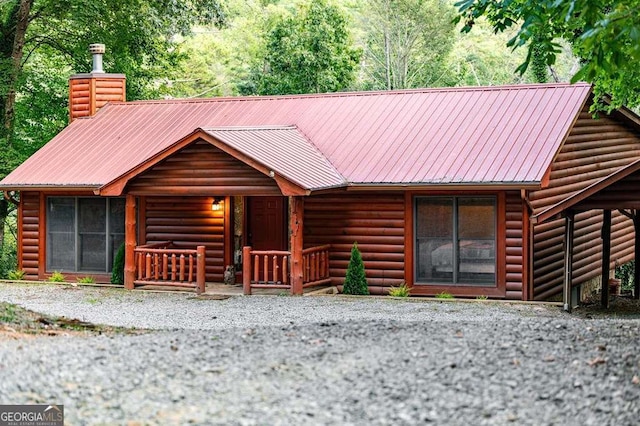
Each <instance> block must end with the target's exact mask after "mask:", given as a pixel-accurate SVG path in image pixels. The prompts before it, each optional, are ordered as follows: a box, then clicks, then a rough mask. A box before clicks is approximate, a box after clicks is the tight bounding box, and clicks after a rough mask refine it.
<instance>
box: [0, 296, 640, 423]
mask: <svg viewBox="0 0 640 426" xmlns="http://www.w3.org/2000/svg"><path fill="white" fill-rule="evenodd" d="M0 300H4V301H10V302H13V303H18V304H20V305H22V306H24V307H27V308H29V309H33V310H36V311H39V312H42V313H47V314H55V315H64V316H68V317H76V318H78V319H82V320H85V321H92V322H97V323H104V324H109V325H121V326H128V327H137V328H152V329H156V331H153V332H149V333H145V334H142V335H131V334H122V335H120V334H115V335H105V336H93V337H78V336H73V337H72V336H69V337H55V338H51V337H41V338H35V339H25V340H20V341H9V340H5V341H0V379H1V380H0V403H2V404H12V403H54V402H56V403H62V404H64V405H65V419H66V423H67V424H71V425H75V424H78V425H80V424H128V425H137V424H163V425H164V424H187V423H195V424H231V425H234V424H238V425H245V424H246V425H253V424H259V425H262V424H264V425H272V424H275V425H280V424H282V425H289V424H353V425H370V424H374V425H376V424H380V425H382V424H401V425H402V424H407V425H412V424H426V423H432V424H452V425H484V424H487V425H489V424H490V425H494V424H515V425H520V424H531V425H545V424H549V425H551V424H554V425H574V424H575V425H637V424H638V421H639V419H640V384H639V382H640V377H639V376H640V340H639V337H640V333H639V331H640V320H637V319H636V320H619V319H618V320H616V319H606V320H603V319H597V320H593V319H592V320H589V319H583V318H578V317H575V316H570V315H568V314H565V313H563V312H561V311H560V309H559V308H556V307H548V306H542V305H512V304H503V303H461V302H453V303H452V302H446V303H439V302H434V301H423V300H416V299H411V300H394V299H390V298H387V299H382V298H343V297H279V296H252V297H234V298H231V299H227V300H198V299H194V298H193V297H192V295H191V294H183V293H182V294H178V293H149V292H139V291H135V292H125V291H121V290H111V289H107V290H105V289H95V288H69V287H62V286H53V285H37V286H29V285H27V286H25V285H22V286H18V285H7V284H0Z"/></svg>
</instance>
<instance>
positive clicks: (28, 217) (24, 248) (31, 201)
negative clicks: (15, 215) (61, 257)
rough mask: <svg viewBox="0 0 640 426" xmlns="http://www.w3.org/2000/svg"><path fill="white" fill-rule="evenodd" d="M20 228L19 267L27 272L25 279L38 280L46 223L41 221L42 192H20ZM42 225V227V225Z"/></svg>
mask: <svg viewBox="0 0 640 426" xmlns="http://www.w3.org/2000/svg"><path fill="white" fill-rule="evenodd" d="M19 214H20V220H19V225H20V227H19V229H18V269H22V270H24V271H25V272H26V275H25V279H27V280H37V279H38V278H39V269H40V255H41V254H43V253H41V250H40V241H41V240H43V238H41V237H43V235H42V234H41V232H44V224H41V223H40V217H41V215H40V193H39V192H21V193H20V211H19ZM41 225H42V227H41Z"/></svg>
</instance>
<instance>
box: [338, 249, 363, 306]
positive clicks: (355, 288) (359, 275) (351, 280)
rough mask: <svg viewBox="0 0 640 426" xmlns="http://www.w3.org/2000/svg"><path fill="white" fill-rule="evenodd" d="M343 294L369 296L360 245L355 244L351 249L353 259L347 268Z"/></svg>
mask: <svg viewBox="0 0 640 426" xmlns="http://www.w3.org/2000/svg"><path fill="white" fill-rule="evenodd" d="M342 292H343V293H344V294H360V295H367V294H369V286H368V285H367V277H366V275H365V272H364V263H363V262H362V255H361V254H360V250H358V243H353V247H352V248H351V259H349V266H347V275H346V277H345V279H344V286H343V289H342Z"/></svg>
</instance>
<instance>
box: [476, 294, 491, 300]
mask: <svg viewBox="0 0 640 426" xmlns="http://www.w3.org/2000/svg"><path fill="white" fill-rule="evenodd" d="M487 299H488V297H487V296H485V295H481V296H478V297H476V300H487Z"/></svg>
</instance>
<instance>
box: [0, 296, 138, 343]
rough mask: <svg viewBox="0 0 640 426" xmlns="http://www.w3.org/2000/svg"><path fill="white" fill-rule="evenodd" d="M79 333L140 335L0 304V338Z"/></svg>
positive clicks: (131, 330) (124, 329) (125, 330)
mask: <svg viewBox="0 0 640 426" xmlns="http://www.w3.org/2000/svg"><path fill="white" fill-rule="evenodd" d="M69 333H80V334H90V335H99V334H106V333H114V334H115V333H128V334H135V333H140V330H136V329H130V328H124V327H112V326H106V325H99V324H92V323H89V322H85V321H80V320H78V319H73V318H71V319H70V318H65V317H55V316H50V315H43V314H39V313H37V312H33V311H30V310H28V309H24V308H23V307H21V306H18V305H14V304H12V303H7V302H0V338H2V337H3V336H9V337H13V338H20V337H24V336H37V335H44V336H55V335H60V334H69Z"/></svg>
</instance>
